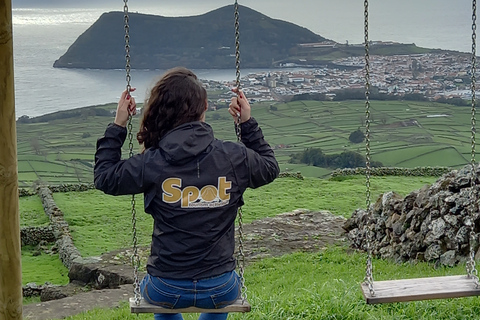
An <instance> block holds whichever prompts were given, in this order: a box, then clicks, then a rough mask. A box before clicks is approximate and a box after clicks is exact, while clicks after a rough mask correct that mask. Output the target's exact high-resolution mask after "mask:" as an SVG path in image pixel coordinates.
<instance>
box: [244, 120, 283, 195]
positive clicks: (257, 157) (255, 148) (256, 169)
mask: <svg viewBox="0 0 480 320" xmlns="http://www.w3.org/2000/svg"><path fill="white" fill-rule="evenodd" d="M241 134H242V143H243V144H244V145H245V146H246V147H247V148H246V151H247V166H248V171H249V184H248V186H249V187H250V188H257V187H260V186H263V185H265V184H267V183H270V182H272V181H273V180H275V178H276V177H277V176H278V174H279V173H280V168H279V167H278V162H277V159H275V154H274V152H273V149H272V148H271V147H270V145H269V144H268V143H267V141H265V138H264V137H263V133H262V130H261V129H260V127H259V126H258V123H257V121H256V120H255V119H254V118H253V117H252V118H250V120H248V121H246V122H244V123H242V124H241Z"/></svg>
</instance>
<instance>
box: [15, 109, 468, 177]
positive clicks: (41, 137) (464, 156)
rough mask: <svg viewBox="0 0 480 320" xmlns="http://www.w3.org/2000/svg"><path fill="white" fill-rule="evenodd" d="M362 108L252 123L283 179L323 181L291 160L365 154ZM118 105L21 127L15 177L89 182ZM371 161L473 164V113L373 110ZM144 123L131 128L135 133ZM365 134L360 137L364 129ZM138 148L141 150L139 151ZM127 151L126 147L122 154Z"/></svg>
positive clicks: (219, 126) (225, 129)
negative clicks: (315, 151) (316, 153)
mask: <svg viewBox="0 0 480 320" xmlns="http://www.w3.org/2000/svg"><path fill="white" fill-rule="evenodd" d="M364 104H365V102H364V101H292V102H290V103H286V104H283V103H278V104H275V105H274V106H273V105H271V104H270V103H269V102H267V103H258V104H255V105H254V106H253V115H254V117H255V118H256V119H257V120H258V121H259V123H260V124H261V126H262V130H263V132H264V134H265V137H266V138H267V141H268V142H269V143H270V144H271V145H272V146H273V147H274V148H275V154H276V157H277V159H278V161H279V163H280V167H281V169H282V171H294V172H295V171H301V172H302V174H303V175H304V176H308V177H325V176H328V175H329V174H330V172H331V171H332V169H331V168H320V167H313V166H309V165H306V164H297V163H290V162H289V160H290V157H291V155H292V154H297V153H300V152H303V151H304V150H305V149H306V148H320V149H321V150H323V152H324V153H325V154H339V153H342V152H343V151H354V152H358V153H360V154H363V153H364V150H365V145H364V143H352V142H350V141H349V139H348V138H349V135H350V134H351V133H352V132H353V131H355V130H357V129H359V128H362V122H363V120H362V119H363V117H364V108H365V107H364ZM115 108H116V105H115V104H110V105H106V106H97V107H90V108H82V109H76V110H70V111H62V112H58V113H56V114H50V115H45V116H42V117H39V118H38V119H36V118H33V119H30V120H28V121H24V120H25V119H19V120H18V121H17V137H18V171H19V182H20V185H21V186H29V185H31V184H32V182H34V181H36V180H43V181H46V182H49V183H51V184H54V185H57V184H61V183H77V182H91V181H92V166H93V154H94V152H95V143H96V140H97V138H98V137H100V136H101V135H102V134H103V132H104V130H105V127H106V125H107V123H109V122H111V121H112V120H113V115H112V114H111V113H110V112H111V111H113V110H115ZM371 113H372V114H371V116H372V119H373V122H372V123H371V150H372V160H374V161H380V162H381V163H383V165H384V166H388V167H403V168H415V167H421V166H442V167H452V168H459V167H462V166H464V165H465V164H467V163H469V159H470V153H471V145H470V136H471V133H470V108H469V107H458V106H454V105H449V104H441V103H432V102H416V101H372V102H371ZM138 122H139V119H138V118H136V119H135V120H134V132H136V130H138V129H137V127H138ZM207 122H208V123H210V124H211V125H212V127H213V129H214V131H215V136H216V137H217V138H220V139H226V140H231V141H235V140H236V137H235V132H234V128H233V125H232V121H231V117H230V115H229V114H228V112H227V110H226V109H225V108H220V109H218V110H217V111H212V110H210V111H208V112H207ZM362 130H363V129H362ZM135 145H136V144H135ZM127 148H128V143H126V144H125V145H124V154H128V152H127Z"/></svg>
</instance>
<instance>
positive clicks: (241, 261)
mask: <svg viewBox="0 0 480 320" xmlns="http://www.w3.org/2000/svg"><path fill="white" fill-rule="evenodd" d="M243 239H244V233H243V211H242V207H240V208H238V256H237V261H238V275H239V277H240V284H241V286H242V287H241V296H242V304H243V303H245V301H246V300H247V286H246V285H245V251H244V248H243V245H244V243H243V242H244V241H243Z"/></svg>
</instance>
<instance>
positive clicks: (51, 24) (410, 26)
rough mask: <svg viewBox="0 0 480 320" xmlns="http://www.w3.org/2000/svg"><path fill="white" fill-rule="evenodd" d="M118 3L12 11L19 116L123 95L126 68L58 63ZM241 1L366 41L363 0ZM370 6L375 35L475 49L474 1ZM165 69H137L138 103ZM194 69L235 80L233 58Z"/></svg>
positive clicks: (162, 10)
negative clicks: (222, 65)
mask: <svg viewBox="0 0 480 320" xmlns="http://www.w3.org/2000/svg"><path fill="white" fill-rule="evenodd" d="M119 2H120V4H119V5H118V6H112V7H104V8H78V9H76V8H57V9H51V8H48V9H47V8H14V10H13V31H14V60H15V101H16V116H17V118H18V117H20V116H22V115H28V116H30V117H33V116H38V115H42V114H46V113H50V112H55V111H59V110H68V109H73V108H79V107H84V106H90V105H96V104H104V103H111V102H115V101H117V100H118V98H119V96H120V93H121V91H122V90H123V89H124V88H125V71H124V70H89V69H58V68H53V66H52V65H53V63H54V61H55V60H56V59H58V58H59V57H60V56H61V55H62V54H64V53H65V51H66V50H67V49H68V47H69V46H70V45H71V44H72V43H73V42H74V41H75V40H76V38H77V37H78V36H79V35H81V34H82V33H83V32H84V31H85V30H86V29H87V28H88V27H89V26H90V25H91V24H93V23H94V22H95V21H96V20H97V19H98V17H100V15H101V14H102V13H103V12H106V11H120V10H122V9H123V5H122V3H121V1H119ZM231 2H232V1H224V0H205V1H193V2H192V1H188V0H185V1H165V3H163V4H162V5H159V4H155V3H154V2H150V5H144V6H143V7H135V1H131V2H130V3H131V8H130V9H131V11H138V12H144V13H150V14H159V15H165V16H181V15H195V14H202V13H205V12H208V11H210V10H213V9H216V8H218V7H220V6H223V5H228V4H230V3H231ZM138 3H142V1H138ZM186 3H188V4H189V5H186ZM240 3H241V4H243V5H246V6H249V7H251V8H253V9H255V10H257V11H260V12H262V13H264V14H266V15H267V16H270V17H272V18H276V19H282V20H286V21H290V22H293V23H296V24H298V25H301V26H303V27H306V28H308V29H310V30H311V31H313V32H315V33H317V34H320V35H322V36H324V37H326V38H328V39H332V40H335V41H337V42H341V43H344V42H346V41H348V42H349V43H361V42H362V41H363V23H364V21H363V10H364V8H363V1H358V0H336V1H332V0H297V1H286V0H284V1H278V0H277V1H271V0H262V1H257V0H244V1H240ZM117 7H118V8H117ZM293 7H294V8H293ZM369 9H370V16H369V26H370V33H369V38H370V39H371V40H383V41H398V42H403V43H416V44H417V45H418V46H423V47H428V48H441V49H449V50H456V51H464V52H468V51H470V50H471V8H470V1H469V0H455V1H452V0H404V1H397V0H371V1H370V8H369ZM232 19H233V17H232ZM232 21H233V20H232ZM240 21H241V20H240ZM250 71H255V70H242V74H247V73H248V72H250ZM162 72H163V70H132V86H134V87H137V91H136V95H137V100H139V101H141V100H143V99H144V97H145V92H146V91H147V90H148V88H149V87H150V86H151V85H152V83H153V82H154V81H155V80H156V79H157V78H158V77H159V76H160V75H161V73H162ZM195 72H196V73H197V74H198V76H199V77H200V78H202V79H209V80H218V81H228V80H233V79H234V78H235V68H234V61H232V69H227V70H195Z"/></svg>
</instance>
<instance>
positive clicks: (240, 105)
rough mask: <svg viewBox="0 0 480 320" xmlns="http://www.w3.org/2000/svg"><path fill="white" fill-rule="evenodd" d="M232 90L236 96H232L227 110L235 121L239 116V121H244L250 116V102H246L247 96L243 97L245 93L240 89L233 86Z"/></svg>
mask: <svg viewBox="0 0 480 320" xmlns="http://www.w3.org/2000/svg"><path fill="white" fill-rule="evenodd" d="M232 91H233V92H235V93H236V94H237V96H236V97H233V98H232V101H231V102H230V105H229V107H228V112H230V114H231V115H232V117H233V120H234V121H235V122H237V121H238V119H239V118H240V123H244V122H246V121H248V120H249V119H250V117H251V107H250V103H248V99H247V97H245V94H244V93H243V92H242V91H241V90H239V89H237V88H234V89H232Z"/></svg>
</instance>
